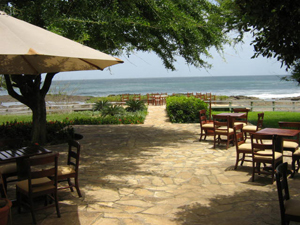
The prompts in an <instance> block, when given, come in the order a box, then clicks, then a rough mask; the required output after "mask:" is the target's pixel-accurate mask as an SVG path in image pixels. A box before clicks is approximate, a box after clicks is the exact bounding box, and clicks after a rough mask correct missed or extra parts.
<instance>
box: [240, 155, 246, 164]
mask: <svg viewBox="0 0 300 225" xmlns="http://www.w3.org/2000/svg"><path fill="white" fill-rule="evenodd" d="M245 156H246V154H245V153H243V157H242V159H241V166H242V165H243V164H244V161H245Z"/></svg>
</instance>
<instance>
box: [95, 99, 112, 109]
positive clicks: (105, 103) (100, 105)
mask: <svg viewBox="0 0 300 225" xmlns="http://www.w3.org/2000/svg"><path fill="white" fill-rule="evenodd" d="M109 105H110V103H109V102H108V100H106V99H105V100H100V101H98V102H96V103H95V105H94V107H93V110H95V111H101V110H102V109H103V108H105V107H108V106H109Z"/></svg>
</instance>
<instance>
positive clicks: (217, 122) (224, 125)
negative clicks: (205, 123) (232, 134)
mask: <svg viewBox="0 0 300 225" xmlns="http://www.w3.org/2000/svg"><path fill="white" fill-rule="evenodd" d="M213 121H214V129H215V132H216V133H218V130H219V131H222V132H227V133H229V128H230V119H229V116H222V115H213Z"/></svg>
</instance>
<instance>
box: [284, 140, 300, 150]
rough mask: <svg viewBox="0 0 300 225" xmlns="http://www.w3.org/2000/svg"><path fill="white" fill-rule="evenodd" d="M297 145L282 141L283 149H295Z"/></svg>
mask: <svg viewBox="0 0 300 225" xmlns="http://www.w3.org/2000/svg"><path fill="white" fill-rule="evenodd" d="M298 147H299V144H298V143H297V142H294V141H283V148H294V149H297V148H298Z"/></svg>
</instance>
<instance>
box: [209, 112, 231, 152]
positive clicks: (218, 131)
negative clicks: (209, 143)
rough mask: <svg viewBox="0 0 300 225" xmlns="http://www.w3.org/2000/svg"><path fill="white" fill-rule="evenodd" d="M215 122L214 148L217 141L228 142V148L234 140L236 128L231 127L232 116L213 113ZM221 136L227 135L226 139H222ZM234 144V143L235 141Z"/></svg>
mask: <svg viewBox="0 0 300 225" xmlns="http://www.w3.org/2000/svg"><path fill="white" fill-rule="evenodd" d="M213 123H214V148H215V147H216V143H218V144H220V143H221V142H225V143H226V149H228V147H229V143H233V141H234V130H233V128H230V118H229V116H222V115H213ZM221 136H223V137H224V136H225V137H226V139H225V140H222V139H221ZM233 144H234V143H233Z"/></svg>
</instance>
